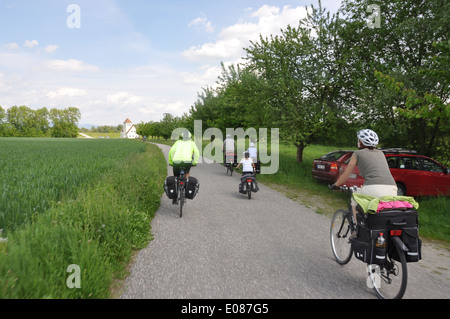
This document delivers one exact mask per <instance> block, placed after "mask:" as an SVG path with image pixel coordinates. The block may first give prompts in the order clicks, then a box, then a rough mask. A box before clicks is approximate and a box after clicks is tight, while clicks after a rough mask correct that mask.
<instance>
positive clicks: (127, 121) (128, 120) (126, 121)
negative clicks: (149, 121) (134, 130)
mask: <svg viewBox="0 0 450 319" xmlns="http://www.w3.org/2000/svg"><path fill="white" fill-rule="evenodd" d="M124 123H132V122H131V121H130V119H129V118H127V119H126V120H125V122H124Z"/></svg>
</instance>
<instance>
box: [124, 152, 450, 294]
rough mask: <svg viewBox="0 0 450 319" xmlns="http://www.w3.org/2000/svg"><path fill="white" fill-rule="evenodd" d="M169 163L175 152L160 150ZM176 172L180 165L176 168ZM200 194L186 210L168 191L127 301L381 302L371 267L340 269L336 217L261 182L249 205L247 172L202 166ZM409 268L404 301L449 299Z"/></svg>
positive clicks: (355, 264) (445, 287)
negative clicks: (333, 231) (242, 186)
mask: <svg viewBox="0 0 450 319" xmlns="http://www.w3.org/2000/svg"><path fill="white" fill-rule="evenodd" d="M158 146H159V147H160V148H161V149H162V151H163V153H164V155H165V156H166V159H167V154H168V151H169V149H170V147H169V146H166V145H158ZM168 171H169V172H170V174H171V173H172V168H171V167H169V166H168ZM191 175H192V176H195V177H196V178H198V180H199V181H200V191H199V193H198V194H197V196H196V198H195V199H194V200H188V202H187V205H186V206H185V207H184V208H183V217H182V218H180V217H179V207H178V206H176V205H172V203H171V200H169V199H168V198H167V197H166V196H165V194H163V196H162V198H161V206H160V208H159V209H158V211H157V213H156V216H155V218H154V220H153V222H152V234H153V237H154V239H153V240H152V241H151V242H150V244H149V245H148V246H147V247H146V248H145V249H143V250H141V251H140V252H139V253H138V254H137V256H136V258H135V261H134V263H133V265H132V267H131V272H130V275H129V277H128V278H127V279H126V281H125V283H124V292H123V294H122V296H121V298H124V299H126V298H150V299H158V298H164V299H181V298H188V299H203V298H205V299H216V298H217V299H230V298H232V299H235V298H236V299H241V298H246V299H260V298H261V299H264V298H269V299H279V298H282V299H292V298H295V299H299V298H346V299H347V298H376V296H375V293H374V292H373V290H372V289H369V288H368V287H367V286H366V278H367V276H366V267H365V264H363V263H362V262H360V261H358V260H356V259H355V258H352V260H351V261H350V263H349V264H347V265H345V266H339V265H338V264H337V263H336V262H335V261H334V259H333V256H332V252H331V249H330V241H329V227H330V219H329V218H327V217H325V216H322V215H319V214H317V213H315V212H314V211H312V210H310V209H308V208H306V207H304V206H302V205H301V204H299V203H297V202H295V201H293V200H290V199H288V198H287V197H285V196H284V195H282V194H280V193H278V192H276V191H274V190H273V189H271V188H269V187H266V186H265V185H262V184H261V183H260V184H259V188H260V191H259V192H257V193H253V194H252V199H251V200H249V199H248V198H247V197H246V196H245V195H243V194H240V193H239V192H238V184H239V182H240V178H239V177H240V175H239V174H237V173H234V174H233V176H232V177H230V176H227V175H225V170H224V167H223V166H221V165H219V164H207V163H205V162H204V161H203V163H200V164H198V165H197V166H196V167H194V168H192V169H191ZM419 264H420V263H416V264H408V270H409V276H408V287H407V291H406V294H405V297H404V298H449V297H450V282H449V281H448V280H447V281H446V280H440V278H439V277H438V276H433V275H431V274H430V273H429V272H428V271H426V270H425V269H423V268H421V267H420V266H419Z"/></svg>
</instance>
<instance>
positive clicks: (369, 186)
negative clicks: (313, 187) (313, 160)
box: [333, 129, 397, 239]
mask: <svg viewBox="0 0 450 319" xmlns="http://www.w3.org/2000/svg"><path fill="white" fill-rule="evenodd" d="M357 137H358V151H355V152H354V153H353V155H352V157H351V159H350V162H349V163H348V166H347V169H346V170H345V171H344V173H343V174H342V175H341V176H340V177H339V178H338V180H337V181H336V182H335V183H334V185H333V186H335V187H339V186H341V185H342V184H344V183H345V181H346V180H347V179H348V178H349V176H350V174H351V173H352V172H353V169H354V168H355V167H356V166H358V168H359V174H360V175H361V176H362V177H363V178H364V184H363V186H362V187H361V188H360V189H358V190H357V191H356V192H357V193H360V194H365V195H370V196H373V197H383V196H396V195H397V185H396V183H395V181H394V178H393V177H392V174H391V171H390V170H389V166H388V164H387V161H386V157H385V156H384V153H383V152H382V151H380V150H378V149H376V147H377V145H378V142H379V139H378V135H377V133H375V132H374V131H372V130H369V129H364V130H361V131H359V132H358V133H357ZM351 206H352V210H353V218H354V221H355V222H356V213H357V211H356V206H357V203H356V202H355V200H354V199H353V198H352V202H351ZM356 234H357V232H356V230H355V231H354V232H353V233H352V234H351V236H350V239H352V238H355V237H356Z"/></svg>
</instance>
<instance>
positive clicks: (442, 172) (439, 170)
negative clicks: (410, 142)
mask: <svg viewBox="0 0 450 319" xmlns="http://www.w3.org/2000/svg"><path fill="white" fill-rule="evenodd" d="M419 160H420V164H421V176H420V184H421V188H422V190H423V191H424V192H425V194H424V195H431V196H439V195H450V176H449V174H448V172H447V168H445V167H444V166H442V165H441V164H439V163H438V162H436V161H434V160H432V159H431V158H427V157H420V158H419Z"/></svg>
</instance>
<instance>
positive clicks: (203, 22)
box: [188, 17, 214, 33]
mask: <svg viewBox="0 0 450 319" xmlns="http://www.w3.org/2000/svg"><path fill="white" fill-rule="evenodd" d="M192 26H196V27H203V28H204V30H205V32H207V33H213V32H214V27H213V25H212V24H211V21H208V19H207V18H204V17H199V18H197V19H195V20H192V21H191V22H190V23H189V24H188V27H192Z"/></svg>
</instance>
